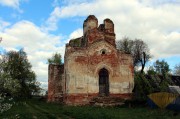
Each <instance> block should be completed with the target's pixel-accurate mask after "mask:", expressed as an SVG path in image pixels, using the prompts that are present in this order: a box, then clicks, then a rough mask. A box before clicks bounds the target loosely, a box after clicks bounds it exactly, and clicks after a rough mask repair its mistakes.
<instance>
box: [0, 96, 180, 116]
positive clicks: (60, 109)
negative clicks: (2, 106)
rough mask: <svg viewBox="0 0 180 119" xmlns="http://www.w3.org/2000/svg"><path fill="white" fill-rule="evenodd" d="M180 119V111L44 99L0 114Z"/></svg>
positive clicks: (25, 103)
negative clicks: (64, 104)
mask: <svg viewBox="0 0 180 119" xmlns="http://www.w3.org/2000/svg"><path fill="white" fill-rule="evenodd" d="M3 118H6V119H123V118H124V119H180V113H175V112H173V111H169V110H161V109H150V108H148V107H142V106H136V107H133V108H129V107H128V106H121V107H94V106H63V105H60V104H54V103H46V102H43V101H38V100H37V99H33V100H24V101H19V102H16V103H15V105H14V106H13V107H12V108H11V109H10V110H8V111H7V112H4V113H3V114H0V119H3Z"/></svg>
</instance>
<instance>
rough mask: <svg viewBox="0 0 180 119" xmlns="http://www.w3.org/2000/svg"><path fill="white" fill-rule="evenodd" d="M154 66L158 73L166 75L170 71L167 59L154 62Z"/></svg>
mask: <svg viewBox="0 0 180 119" xmlns="http://www.w3.org/2000/svg"><path fill="white" fill-rule="evenodd" d="M154 68H155V71H156V73H157V74H161V75H165V74H166V73H169V72H170V69H169V65H168V63H167V62H166V61H164V60H162V61H160V60H156V62H155V63H154Z"/></svg>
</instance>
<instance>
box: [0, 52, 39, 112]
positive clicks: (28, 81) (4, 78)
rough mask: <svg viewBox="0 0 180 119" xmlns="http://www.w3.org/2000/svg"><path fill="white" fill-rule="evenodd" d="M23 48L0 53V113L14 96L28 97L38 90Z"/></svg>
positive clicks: (5, 109) (7, 106)
mask: <svg viewBox="0 0 180 119" xmlns="http://www.w3.org/2000/svg"><path fill="white" fill-rule="evenodd" d="M31 67H32V66H31V64H30V63H29V61H28V59H27V55H26V52H24V51H23V49H21V50H19V51H9V52H6V53H4V54H0V113H3V112H5V111H7V110H9V109H10V108H11V107H12V106H13V104H14V103H12V102H13V101H14V98H21V97H24V98H29V97H31V96H32V95H33V94H34V93H37V92H39V91H40V87H39V85H40V83H39V82H37V81H36V75H35V73H34V72H33V71H32V70H31Z"/></svg>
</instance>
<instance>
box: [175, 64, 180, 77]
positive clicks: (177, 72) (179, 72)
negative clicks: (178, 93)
mask: <svg viewBox="0 0 180 119" xmlns="http://www.w3.org/2000/svg"><path fill="white" fill-rule="evenodd" d="M174 74H175V75H178V76H180V63H179V64H177V65H176V66H175V67H174Z"/></svg>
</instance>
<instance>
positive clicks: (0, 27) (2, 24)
mask: <svg viewBox="0 0 180 119" xmlns="http://www.w3.org/2000/svg"><path fill="white" fill-rule="evenodd" d="M9 25H10V23H9V22H6V21H3V20H2V19H1V18H0V31H2V30H3V29H4V28H6V27H7V26H9Z"/></svg>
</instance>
